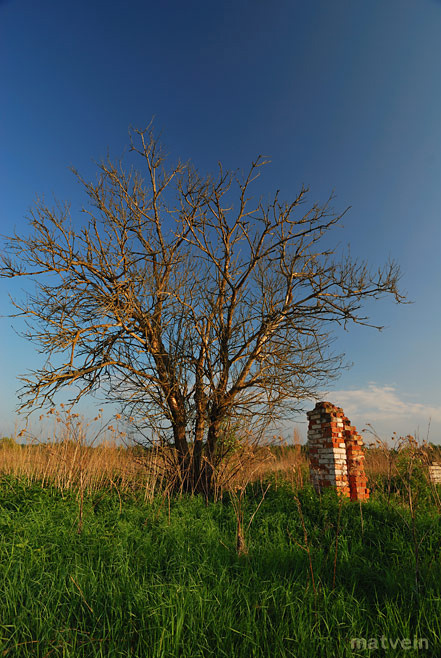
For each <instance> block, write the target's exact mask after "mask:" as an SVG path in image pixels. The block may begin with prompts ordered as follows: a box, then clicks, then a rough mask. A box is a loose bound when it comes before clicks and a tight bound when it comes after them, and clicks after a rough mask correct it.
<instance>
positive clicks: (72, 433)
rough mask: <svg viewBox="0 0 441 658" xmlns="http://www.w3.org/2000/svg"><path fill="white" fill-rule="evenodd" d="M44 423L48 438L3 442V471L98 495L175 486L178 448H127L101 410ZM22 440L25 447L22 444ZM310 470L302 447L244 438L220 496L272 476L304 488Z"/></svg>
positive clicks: (219, 477) (222, 479) (224, 472)
mask: <svg viewBox="0 0 441 658" xmlns="http://www.w3.org/2000/svg"><path fill="white" fill-rule="evenodd" d="M118 420H119V417H118V416H117V417H116V421H118ZM40 421H43V424H42V426H47V424H48V421H52V424H53V427H52V429H51V430H50V431H49V432H46V436H45V438H44V439H43V438H42V431H40V435H39V436H37V435H35V434H34V433H33V432H31V431H30V430H26V431H22V432H20V433H19V434H18V435H17V436H16V438H15V439H2V440H1V441H0V472H1V473H8V474H11V475H15V476H18V477H21V478H25V479H26V480H28V481H29V482H39V483H41V484H42V486H44V485H45V484H51V485H53V486H56V487H58V488H60V489H67V488H72V487H73V488H79V489H80V490H81V491H89V492H94V491H98V490H103V489H109V488H111V487H116V488H117V489H118V491H119V492H121V493H123V492H128V491H137V492H143V494H144V498H145V499H151V498H152V497H154V496H155V494H156V493H157V492H159V491H161V492H164V491H167V489H170V488H171V484H172V480H173V477H171V474H172V473H173V471H174V470H175V469H174V463H175V455H174V453H173V450H171V449H170V448H167V449H160V448H156V449H153V448H152V449H149V450H143V449H141V448H139V447H134V446H129V445H127V441H126V435H125V433H124V432H122V431H121V430H120V429H119V428H118V424H117V422H116V423H115V426H113V425H104V424H103V422H102V416H101V412H100V414H99V415H98V416H97V417H96V418H95V419H94V420H93V421H92V422H90V423H86V422H85V421H84V420H83V419H81V418H80V417H79V416H78V415H77V414H73V413H71V412H70V411H68V410H65V409H64V408H63V407H62V408H61V409H60V410H56V409H52V410H51V411H50V412H49V413H48V414H45V415H44V416H40ZM47 434H49V438H48V437H47ZM23 438H24V439H25V440H26V443H24V444H21V443H18V441H19V440H23ZM306 466H307V459H306V458H305V456H304V455H303V454H302V453H301V450H300V445H299V444H298V445H294V446H293V445H291V446H288V445H287V444H286V443H284V442H283V440H282V439H280V438H276V437H275V438H274V440H273V442H272V444H271V445H266V446H258V445H256V444H255V442H254V441H253V440H252V438H251V437H247V436H244V437H242V439H241V440H240V441H239V442H238V443H237V445H236V448H235V450H234V451H232V453H231V454H230V455H229V457H228V458H227V459H226V460H224V462H223V463H222V466H221V467H220V468H219V470H218V472H217V474H216V480H215V497H219V496H221V495H222V493H223V492H224V491H235V490H237V489H238V488H242V487H244V486H246V484H248V483H249V482H254V481H259V480H260V481H263V479H264V478H265V477H267V476H268V474H270V473H271V474H273V476H274V478H275V480H276V482H277V481H278V480H282V479H283V480H288V481H290V482H291V483H292V484H294V485H296V486H301V485H302V484H303V479H304V475H305V468H306Z"/></svg>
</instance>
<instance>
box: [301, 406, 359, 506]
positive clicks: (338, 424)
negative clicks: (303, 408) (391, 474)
mask: <svg viewBox="0 0 441 658" xmlns="http://www.w3.org/2000/svg"><path fill="white" fill-rule="evenodd" d="M307 416H308V420H309V428H308V447H309V460H310V473H311V481H312V483H313V485H314V487H315V489H316V490H317V491H321V490H322V489H323V488H325V487H335V488H336V489H337V491H338V492H339V493H340V494H341V495H343V496H346V497H348V498H349V497H350V498H351V500H366V499H367V498H369V489H367V488H366V484H367V478H366V474H365V471H364V454H363V440H362V438H361V437H360V435H359V434H358V433H357V430H356V428H355V427H353V426H352V425H351V424H350V422H349V420H348V419H347V418H346V416H345V415H344V413H343V409H340V407H336V406H334V405H333V404H331V403H330V402H318V403H317V404H316V406H315V409H313V410H312V411H309V412H308V413H307Z"/></svg>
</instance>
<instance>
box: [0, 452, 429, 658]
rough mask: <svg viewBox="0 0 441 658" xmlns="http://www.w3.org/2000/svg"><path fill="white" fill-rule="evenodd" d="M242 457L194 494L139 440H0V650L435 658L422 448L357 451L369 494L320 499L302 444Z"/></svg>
mask: <svg viewBox="0 0 441 658" xmlns="http://www.w3.org/2000/svg"><path fill="white" fill-rule="evenodd" d="M152 459H153V457H152V455H150V456H149V457H148V460H150V461H151V460H152ZM148 460H147V461H148ZM247 460H248V461H246V460H245V458H244V460H243V463H242V462H241V461H240V459H239V461H237V460H236V462H235V466H234V467H232V470H231V471H230V474H229V477H227V478H225V481H224V483H222V482H221V483H220V485H219V489H218V491H217V494H216V496H215V497H214V499H213V500H211V501H209V502H205V501H204V499H202V498H200V497H191V496H180V495H172V494H171V493H170V492H168V491H167V488H166V487H165V486H164V481H163V479H162V477H163V476H162V475H161V473H162V471H161V470H160V469H158V468H157V469H156V471H152V468H151V466H152V464H151V463H150V468H148V467H147V465H146V463H145V462H143V457H142V453H141V452H139V451H129V450H127V449H124V448H118V447H116V446H115V445H114V446H112V445H103V446H98V447H96V448H94V449H92V448H87V447H85V446H84V445H80V444H75V443H74V442H72V441H66V440H64V441H61V442H59V443H57V444H53V445H50V444H49V445H45V446H43V445H41V446H27V447H20V446H17V445H15V444H14V443H13V442H12V441H4V442H3V443H2V445H1V449H0V471H1V475H0V563H1V566H0V591H1V603H0V609H1V617H0V655H3V656H11V657H14V658H15V657H21V656H23V657H25V656H26V657H34V656H35V657H37V656H38V657H40V656H41V657H43V656H48V657H49V656H54V657H55V656H65V657H72V658H73V657H75V658H77V657H82V656H84V657H86V656H102V657H103V658H104V657H105V658H108V657H113V656H115V657H116V656H121V657H123V656H139V657H147V658H150V657H152V658H156V657H158V658H159V657H164V658H168V657H174V656H176V657H178V656H179V657H182V658H193V657H195V658H197V657H201V658H202V657H206V656H216V657H217V656H220V657H222V656H223V657H225V658H230V657H236V656H237V657H239V656H240V657H243V658H250V657H260V656H261V657H262V658H263V657H269V656H271V657H274V658H277V657H279V656H280V657H282V656H292V657H296V658H297V657H299V658H302V657H303V656H306V657H309V656H311V657H314V656H329V657H330V658H331V657H340V656H342V657H343V656H376V655H381V656H401V655H408V656H416V655H419V656H421V655H424V656H440V655H441V561H440V558H441V516H440V510H441V505H440V499H439V490H438V488H437V487H435V486H433V485H431V484H430V482H428V481H427V479H426V477H425V476H426V474H425V471H424V468H423V464H422V461H421V460H420V458H419V453H418V452H417V451H415V450H413V451H412V446H407V447H406V448H405V449H403V450H402V451H401V452H398V453H392V452H389V453H388V452H387V451H385V450H383V451H382V450H380V449H372V450H370V451H368V454H367V470H368V473H369V478H370V486H371V488H372V489H373V494H372V497H371V499H370V500H369V501H368V502H365V503H363V504H359V503H351V502H348V501H342V500H339V499H338V498H337V496H336V495H335V494H334V493H333V492H331V491H329V492H326V494H322V495H321V496H318V495H317V494H316V493H315V492H314V491H313V490H312V489H311V487H310V485H309V484H308V478H307V472H308V471H307V460H306V457H305V455H303V454H302V452H301V451H300V450H299V449H298V448H297V449H295V448H286V447H285V448H280V449H277V450H276V449H268V450H267V451H266V453H265V451H260V452H259V453H258V454H256V455H255V460H254V462H252V460H250V455H249V454H248V457H247ZM238 464H239V466H240V468H237V465H238ZM245 464H247V465H248V466H247V468H248V470H247V469H246V468H245V466H244V465H245ZM250 464H251V465H250ZM245 484H247V486H246V487H245Z"/></svg>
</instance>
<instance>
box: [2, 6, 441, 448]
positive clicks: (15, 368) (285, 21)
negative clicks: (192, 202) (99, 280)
mask: <svg viewBox="0 0 441 658" xmlns="http://www.w3.org/2000/svg"><path fill="white" fill-rule="evenodd" d="M440 34H441V2H440V1H435V0H369V2H366V0H334V1H333V2H329V0H321V1H320V0H308V2H303V1H302V2H300V1H297V0H289V1H288V0H286V1H284V0H280V1H279V2H269V1H267V0H235V2H229V1H226V2H213V1H211V0H206V1H205V2H201V1H199V2H196V1H190V2H185V3H183V2H178V1H177V0H169V1H168V2H162V3H147V2H145V1H141V0H131V2H122V0H113V2H111V3H107V2H98V1H97V0H88V2H85V1H84V0H77V2H75V3H73V2H72V3H65V2H58V1H55V0H46V1H44V0H43V1H42V2H38V3H36V2H34V1H32V0H20V1H19V0H8V1H3V2H1V1H0V57H1V61H2V63H3V66H2V73H1V76H2V86H1V88H2V92H1V95H2V102H1V104H0V139H1V142H0V143H1V151H0V171H1V176H0V220H1V233H3V234H9V233H11V232H12V231H14V230H15V229H16V230H17V231H18V232H26V220H25V216H26V212H27V210H28V209H29V208H30V206H31V205H32V203H33V201H34V200H35V198H36V196H37V195H39V196H42V195H44V196H45V197H46V198H47V199H48V200H50V199H51V198H52V197H53V196H54V195H55V196H56V197H57V198H59V199H70V200H72V201H73V203H74V205H75V203H76V202H77V203H79V200H80V189H79V187H78V184H77V183H76V181H75V179H74V178H73V176H72V174H71V173H70V171H69V166H75V167H76V168H77V169H79V170H80V172H82V173H83V174H84V175H85V176H88V175H93V173H94V169H95V165H94V161H96V160H99V159H101V158H102V157H104V156H105V155H106V154H107V152H109V153H110V154H111V155H112V156H115V157H118V156H119V155H121V153H122V152H123V149H124V148H125V146H126V145H127V134H128V127H129V126H130V125H133V126H137V127H142V126H145V125H146V124H147V123H148V122H149V121H150V120H151V118H152V117H153V116H154V117H155V127H156V130H157V131H159V132H161V133H162V141H163V142H164V143H165V144H166V146H167V149H168V151H169V153H170V154H171V155H172V156H176V157H178V156H179V157H181V158H182V159H184V160H186V159H191V160H192V161H193V162H194V164H195V165H196V166H197V167H198V168H199V169H200V170H202V171H212V170H214V169H215V168H216V164H217V162H218V161H219V160H221V161H222V162H223V163H224V165H225V166H226V167H229V168H233V169H235V168H246V167H247V166H248V165H249V163H250V162H251V160H252V159H254V158H255V157H256V156H257V155H259V154H263V155H265V156H267V157H268V158H269V159H270V160H271V165H269V166H268V167H267V168H266V171H265V173H264V175H263V176H262V178H261V180H260V182H259V185H260V188H259V189H258V192H262V193H263V194H264V195H269V194H271V193H273V192H274V191H275V190H276V189H280V190H281V196H282V197H285V198H286V199H290V198H292V197H293V196H294V195H295V193H296V192H297V191H298V189H299V187H300V186H301V184H302V183H305V184H307V185H309V186H310V188H311V192H310V199H311V201H315V200H318V201H324V200H325V199H326V198H327V197H328V196H329V193H330V192H331V191H332V190H334V191H335V194H336V199H335V201H334V207H335V208H336V210H344V209H345V208H346V207H347V206H351V211H350V212H349V213H348V214H347V215H346V216H345V218H344V222H343V224H344V228H343V229H339V230H338V232H336V236H335V238H336V241H339V242H341V243H343V244H346V243H350V245H351V252H352V254H353V256H354V257H356V258H363V259H364V258H365V259H367V260H368V261H369V262H370V263H371V264H372V266H373V267H376V266H378V265H381V264H382V263H383V262H384V261H385V260H386V259H387V258H388V257H389V256H391V257H393V258H395V259H396V260H397V261H398V262H399V263H400V265H401V268H402V271H403V278H402V288H403V289H404V290H405V291H407V293H408V296H409V299H410V300H412V301H413V304H411V305H405V306H396V305H395V304H393V303H392V301H391V300H389V299H385V300H384V301H381V302H377V303H375V304H370V305H369V307H368V311H369V313H371V317H372V319H373V321H374V322H376V323H378V324H384V325H386V327H385V329H384V331H383V332H381V333H378V332H376V331H374V330H372V329H367V328H361V327H354V328H353V329H352V330H351V331H350V332H341V333H339V334H338V336H337V342H336V349H338V350H340V351H343V352H345V353H346V357H347V360H348V361H350V362H352V363H353V364H354V365H353V367H352V368H351V369H349V370H347V371H344V372H343V373H342V376H341V378H340V379H339V380H338V381H337V382H335V383H334V384H333V388H332V389H331V390H330V391H329V392H327V394H326V397H327V398H328V399H330V400H331V401H333V402H335V403H336V404H338V405H339V406H343V408H344V409H345V411H346V412H347V414H348V415H349V417H350V419H351V420H352V421H353V422H354V423H355V424H357V427H358V428H359V429H362V428H363V427H365V426H366V423H371V424H372V425H373V426H374V427H375V428H376V429H377V431H378V432H379V434H381V435H382V436H384V437H385V438H386V437H387V436H389V435H390V434H391V433H392V432H393V431H396V432H398V433H401V434H406V433H413V432H414V431H415V430H418V431H419V433H420V436H421V438H425V437H426V434H427V428H428V424H429V419H431V425H430V435H429V438H430V440H432V441H434V442H435V443H441V391H440V376H439V373H440V371H441V357H440V325H441V322H440V321H441V304H440V301H441V295H440V283H441V259H440V257H439V252H440V245H441V221H440V220H441V218H440V212H441V210H440V209H441V180H440V174H441V120H440V117H441V39H440ZM23 287H25V283H24V281H22V280H20V281H18V282H15V281H14V282H11V281H8V280H6V281H4V280H2V281H0V295H1V308H0V313H1V314H3V315H5V314H7V313H8V312H9V311H10V306H9V302H8V293H12V294H16V293H18V292H19V291H20V290H21V289H22V288H23ZM0 339H1V345H2V350H1V363H0V434H9V433H11V432H12V431H13V429H14V425H15V422H16V418H15V415H14V409H15V406H16V403H17V399H16V395H15V391H16V389H17V387H18V381H17V376H18V375H19V374H22V373H24V372H25V371H26V370H27V369H28V368H33V367H36V366H38V364H40V363H41V361H42V359H43V358H44V357H42V356H41V355H38V354H37V353H36V351H35V349H34V348H33V346H32V345H30V344H27V343H26V342H25V341H24V340H23V339H20V338H18V337H17V336H16V335H15V333H14V331H13V329H12V328H11V320H9V319H1V320H0ZM92 406H93V401H92V402H91V407H92ZM304 420H305V419H304V418H299V421H304ZM300 428H301V432H303V434H305V428H304V425H300Z"/></svg>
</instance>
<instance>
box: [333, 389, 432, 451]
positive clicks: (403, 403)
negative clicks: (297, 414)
mask: <svg viewBox="0 0 441 658" xmlns="http://www.w3.org/2000/svg"><path fill="white" fill-rule="evenodd" d="M405 397H406V398H407V397H409V396H403V395H402V394H400V393H399V392H398V391H397V389H396V388H395V387H393V386H381V385H378V384H376V383H374V382H371V383H369V385H368V386H367V388H360V389H354V390H340V391H328V392H327V393H324V394H323V399H325V400H329V402H332V403H333V404H335V405H337V406H338V407H342V408H343V410H344V412H345V415H346V416H347V417H348V418H349V419H350V421H351V422H352V423H354V424H355V425H357V427H358V429H359V430H361V429H363V428H364V427H366V425H367V424H368V423H369V424H371V425H372V426H373V427H374V428H375V429H376V431H377V432H378V433H379V434H388V433H390V434H392V432H394V431H395V432H397V433H398V434H401V435H402V434H411V433H413V432H415V431H416V430H418V429H419V430H420V432H422V433H423V434H424V437H423V438H425V434H426V433H427V428H428V426H429V422H430V426H431V431H430V435H429V440H431V441H434V442H435V443H439V442H440V439H441V404H440V405H439V406H433V405H429V404H424V403H421V402H414V401H412V399H411V398H410V399H404V398H405Z"/></svg>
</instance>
